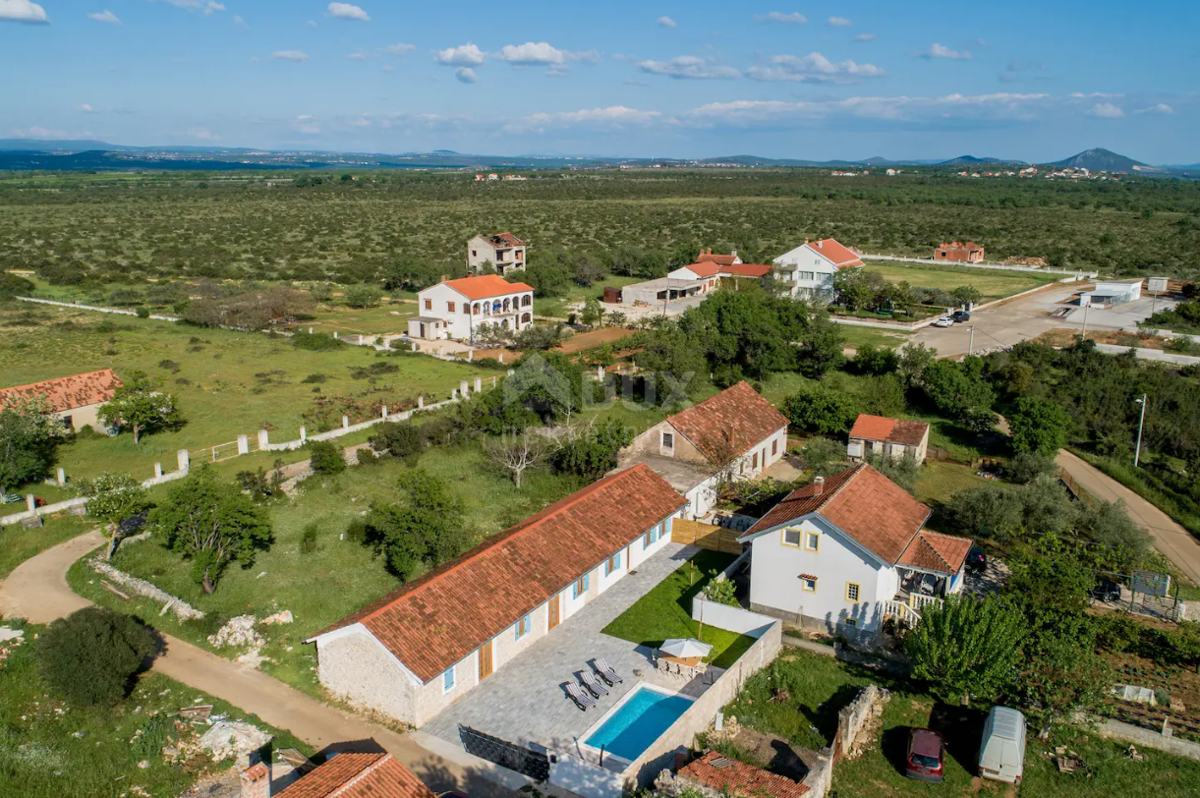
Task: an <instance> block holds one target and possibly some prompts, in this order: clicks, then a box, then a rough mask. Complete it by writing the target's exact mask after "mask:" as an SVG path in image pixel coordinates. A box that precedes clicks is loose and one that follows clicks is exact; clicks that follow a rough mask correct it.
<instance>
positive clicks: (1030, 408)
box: [1008, 396, 1071, 457]
mask: <svg viewBox="0 0 1200 798" xmlns="http://www.w3.org/2000/svg"><path fill="white" fill-rule="evenodd" d="M1008 426H1009V429H1010V430H1011V431H1012V442H1013V448H1014V449H1016V450H1017V451H1018V452H1028V453H1032V454H1041V455H1047V456H1051V457H1052V456H1054V454H1055V453H1057V452H1058V450H1059V449H1061V448H1062V447H1063V445H1064V444H1065V443H1066V442H1067V430H1069V429H1070V427H1071V416H1070V415H1069V414H1068V413H1067V411H1066V410H1064V409H1063V407H1062V406H1061V405H1059V404H1058V403H1057V402H1055V401H1053V400H1051V399H1042V398H1040V397H1036V396H1022V397H1021V398H1020V399H1018V400H1017V404H1016V407H1015V408H1014V409H1013V411H1012V412H1011V413H1010V414H1009V416H1008Z"/></svg>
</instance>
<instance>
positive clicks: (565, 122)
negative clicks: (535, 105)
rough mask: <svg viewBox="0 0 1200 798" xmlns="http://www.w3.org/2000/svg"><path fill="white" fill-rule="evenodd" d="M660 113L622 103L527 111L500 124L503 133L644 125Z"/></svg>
mask: <svg viewBox="0 0 1200 798" xmlns="http://www.w3.org/2000/svg"><path fill="white" fill-rule="evenodd" d="M661 116H662V113H661V112H660V111H641V110H638V109H636V108H627V107H626V106H624V105H612V106H609V107H608V108H587V109H583V110H579V111H564V112H560V113H537V114H530V115H528V116H525V117H521V118H519V119H514V120H513V121H511V122H509V123H508V124H506V125H505V126H504V131H505V132H507V133H527V132H540V131H543V130H545V129H546V128H552V127H575V126H587V127H593V128H614V127H625V126H628V125H644V124H647V123H649V122H653V121H656V120H657V119H659V118H660V117H661Z"/></svg>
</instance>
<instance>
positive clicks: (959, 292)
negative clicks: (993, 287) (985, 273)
mask: <svg viewBox="0 0 1200 798" xmlns="http://www.w3.org/2000/svg"><path fill="white" fill-rule="evenodd" d="M951 293H953V294H954V298H955V299H957V300H958V304H960V305H974V304H975V303H976V302H978V301H979V300H981V299H983V292H981V291H980V290H979V289H978V288H976V287H975V286H973V285H960V286H958V287H957V288H955V289H954V290H953V291H952V292H951Z"/></svg>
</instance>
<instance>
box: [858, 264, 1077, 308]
mask: <svg viewBox="0 0 1200 798" xmlns="http://www.w3.org/2000/svg"><path fill="white" fill-rule="evenodd" d="M864 268H865V269H866V270H867V271H870V272H875V273H876V274H881V275H883V279H885V280H887V281H888V282H890V283H900V282H907V283H908V284H909V285H911V286H913V287H914V288H941V289H944V290H946V291H953V290H954V289H955V288H957V287H959V286H960V285H973V286H975V288H976V289H978V290H979V292H980V293H981V294H983V296H984V298H986V299H999V298H1001V297H1006V296H1012V295H1013V294H1018V293H1020V292H1022V291H1027V290H1029V289H1030V288H1036V287H1038V286H1039V285H1044V284H1045V283H1051V282H1054V281H1055V280H1057V279H1058V278H1059V277H1060V276H1061V275H1054V274H1035V273H1033V272H1003V271H998V270H994V269H973V268H970V267H963V266H932V265H931V266H918V265H914V264H905V263H892V262H887V263H867V264H866V266H865V267H864Z"/></svg>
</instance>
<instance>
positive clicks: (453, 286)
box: [408, 274, 533, 341]
mask: <svg viewBox="0 0 1200 798" xmlns="http://www.w3.org/2000/svg"><path fill="white" fill-rule="evenodd" d="M417 304H418V307H419V311H418V315H416V316H414V317H413V318H410V319H409V320H408V337H409V338H421V339H423V340H427V341H437V340H442V339H446V338H450V339H453V340H456V341H472V340H474V339H475V335H476V332H477V331H478V330H479V329H480V328H481V327H483V326H485V325H497V326H499V327H502V328H504V329H506V330H514V331H517V330H524V329H525V328H526V327H529V326H531V325H532V324H533V286H531V285H527V284H526V283H510V282H508V281H507V280H505V279H504V278H503V277H500V276H499V275H496V274H481V275H478V276H475V277H462V278H460V279H457V280H442V282H440V283H438V284H437V285H433V286H430V287H429V288H426V289H425V290H423V291H419V292H417Z"/></svg>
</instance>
